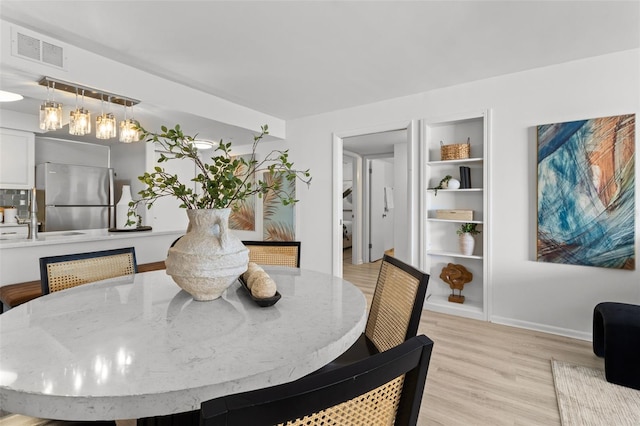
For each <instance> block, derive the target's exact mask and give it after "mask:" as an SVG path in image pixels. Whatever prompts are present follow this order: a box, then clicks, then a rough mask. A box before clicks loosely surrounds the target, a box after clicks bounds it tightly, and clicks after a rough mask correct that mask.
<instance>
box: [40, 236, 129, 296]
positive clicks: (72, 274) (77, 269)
mask: <svg viewBox="0 0 640 426" xmlns="http://www.w3.org/2000/svg"><path fill="white" fill-rule="evenodd" d="M137 272H138V265H137V263H136V252H135V248H134V247H127V248H120V249H113V250H102V251H92V252H87V253H76V254H65V255H61V256H48V257H41V258H40V284H41V285H42V294H49V293H53V292H56V291H60V290H65V289H67V288H71V287H76V286H79V285H82V284H86V283H90V282H95V281H100V280H105V279H107V278H113V277H120V276H124V275H129V274H134V273H137Z"/></svg>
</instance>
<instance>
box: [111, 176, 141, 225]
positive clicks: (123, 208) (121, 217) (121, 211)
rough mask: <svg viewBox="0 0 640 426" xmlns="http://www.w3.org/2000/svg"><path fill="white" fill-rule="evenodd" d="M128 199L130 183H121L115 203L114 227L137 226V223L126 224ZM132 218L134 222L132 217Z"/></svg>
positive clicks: (129, 197)
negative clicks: (119, 192) (120, 192)
mask: <svg viewBox="0 0 640 426" xmlns="http://www.w3.org/2000/svg"><path fill="white" fill-rule="evenodd" d="M129 201H131V185H122V195H121V196H120V200H119V201H118V203H117V204H116V229H135V228H136V226H137V223H134V224H133V225H128V226H127V220H128V216H127V214H128V213H129ZM132 220H133V222H135V219H134V218H132Z"/></svg>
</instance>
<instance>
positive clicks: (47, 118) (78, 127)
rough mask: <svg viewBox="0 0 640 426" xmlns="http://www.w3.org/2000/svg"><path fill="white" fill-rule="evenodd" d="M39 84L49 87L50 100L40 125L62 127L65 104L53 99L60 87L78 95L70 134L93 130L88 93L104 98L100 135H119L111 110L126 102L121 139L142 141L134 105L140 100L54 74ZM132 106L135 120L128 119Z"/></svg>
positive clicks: (83, 133) (41, 110)
mask: <svg viewBox="0 0 640 426" xmlns="http://www.w3.org/2000/svg"><path fill="white" fill-rule="evenodd" d="M38 84H40V85H41V86H46V87H47V101H46V102H44V103H43V104H42V106H41V107H40V128H41V129H42V130H55V129H60V128H62V104H60V103H57V102H55V100H54V99H53V96H54V95H55V89H58V90H61V91H63V92H68V93H75V95H76V106H75V110H73V111H71V112H70V116H69V133H70V134H72V135H76V136H83V135H88V134H90V133H91V115H92V114H91V113H90V112H89V110H87V109H85V104H84V98H85V95H86V96H87V97H88V98H92V99H96V100H100V103H101V105H100V108H101V110H100V115H98V116H97V117H96V124H95V126H96V138H98V139H111V138H115V137H116V136H117V131H118V129H117V127H118V124H117V122H116V118H115V116H114V114H113V113H112V112H111V104H117V105H123V106H124V108H125V110H124V111H125V117H124V121H123V122H122V123H120V140H121V141H122V142H127V143H129V142H136V141H139V140H140V135H139V132H138V131H137V130H136V128H137V127H138V126H139V124H138V121H137V120H135V119H134V118H133V106H134V105H137V104H139V103H140V101H139V100H137V99H132V98H128V97H125V96H121V95H117V94H115V93H109V92H104V91H102V90H98V89H95V88H92V87H89V86H83V85H80V84H76V83H71V82H68V81H63V80H58V79H54V78H52V77H42V78H41V79H40V81H38ZM52 88H53V91H52ZM0 92H1V91H0ZM0 94H1V93H0ZM80 94H82V103H81V104H80V106H78V97H79V96H80ZM0 100H1V99H0ZM105 102H108V104H109V105H108V109H107V112H106V113H105V111H104V103H105ZM128 107H131V119H127V108H128Z"/></svg>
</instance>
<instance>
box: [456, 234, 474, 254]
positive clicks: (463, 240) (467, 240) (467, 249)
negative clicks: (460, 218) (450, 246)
mask: <svg viewBox="0 0 640 426" xmlns="http://www.w3.org/2000/svg"><path fill="white" fill-rule="evenodd" d="M458 242H459V243H460V253H462V254H464V255H465V256H471V255H472V254H473V249H474V248H475V245H476V240H475V238H473V235H471V234H470V233H469V232H465V233H463V234H460V235H459V236H458Z"/></svg>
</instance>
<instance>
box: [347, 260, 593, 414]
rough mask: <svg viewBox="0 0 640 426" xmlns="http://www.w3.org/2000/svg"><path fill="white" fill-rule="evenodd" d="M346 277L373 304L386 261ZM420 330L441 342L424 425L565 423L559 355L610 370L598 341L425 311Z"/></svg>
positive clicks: (349, 272) (433, 362)
mask: <svg viewBox="0 0 640 426" xmlns="http://www.w3.org/2000/svg"><path fill="white" fill-rule="evenodd" d="M348 251H349V250H346V251H345V262H344V265H343V275H344V278H345V279H346V280H348V281H350V282H352V283H353V284H355V285H356V286H358V288H360V289H361V290H362V291H363V292H364V294H365V297H366V298H367V302H368V303H369V305H370V304H371V298H372V297H373V291H374V288H375V283H376V279H377V275H378V270H379V269H380V262H379V261H378V262H375V263H372V264H363V265H351V264H350V262H351V257H350V256H351V253H350V252H349V253H347V252H348ZM418 333H419V334H425V335H427V336H428V337H429V338H431V339H432V340H433V341H434V343H435V344H434V350H433V354H432V357H431V364H430V366H429V373H428V376H427V384H426V388H425V393H424V396H423V398H422V406H421V409H420V418H419V422H418V424H419V425H420V426H426V425H429V426H431V425H446V426H449V425H454V426H457V425H465V426H467V425H492V426H493V425H498V426H499V425H560V414H559V412H558V405H557V401H556V396H555V389H554V386H553V376H552V374H551V358H555V359H559V360H563V361H568V362H573V363H576V364H580V365H585V366H591V367H599V368H603V361H602V360H601V359H599V358H597V357H596V356H595V355H594V354H593V352H592V350H591V343H590V342H585V341H582V340H576V339H571V338H568V337H562V336H556V335H553V334H547V333H541V332H536V331H530V330H524V329H520V328H515V327H508V326H503V325H498V324H493V323H490V322H485V321H477V320H471V319H467V318H460V317H456V316H452V315H446V314H440V313H436V312H431V311H428V310H425V311H424V312H423V314H422V318H421V320H420V327H419V329H418Z"/></svg>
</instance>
